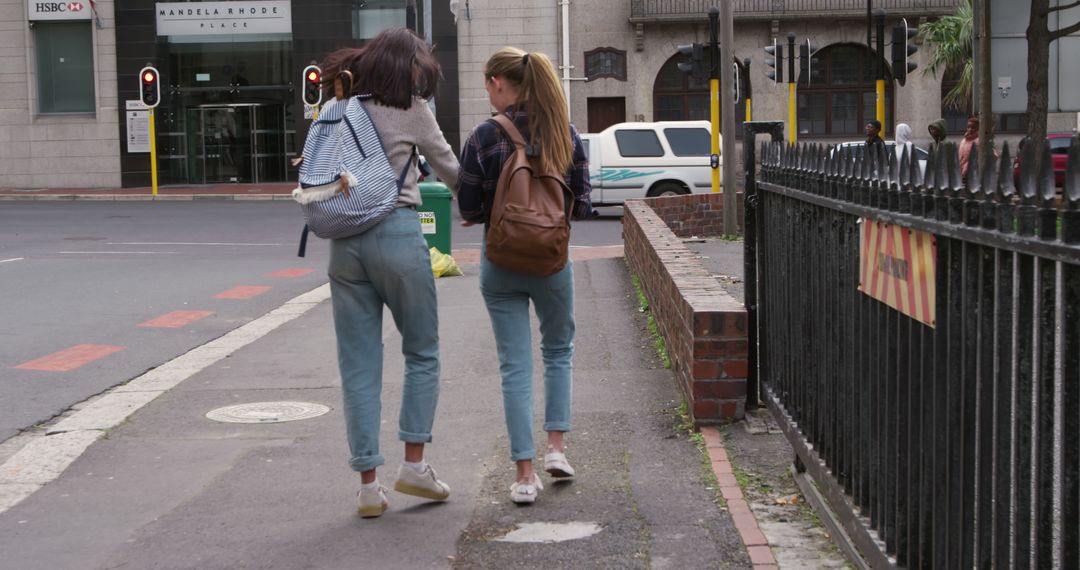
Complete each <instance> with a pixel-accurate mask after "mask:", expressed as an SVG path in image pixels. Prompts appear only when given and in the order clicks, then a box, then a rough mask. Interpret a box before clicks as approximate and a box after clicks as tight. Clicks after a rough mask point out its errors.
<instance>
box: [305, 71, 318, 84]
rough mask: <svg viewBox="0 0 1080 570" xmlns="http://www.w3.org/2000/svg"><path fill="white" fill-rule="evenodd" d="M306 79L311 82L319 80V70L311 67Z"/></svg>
mask: <svg viewBox="0 0 1080 570" xmlns="http://www.w3.org/2000/svg"><path fill="white" fill-rule="evenodd" d="M307 80H308V81H310V82H312V83H318V82H319V72H318V71H315V70H314V69H312V70H311V71H309V72H308V74H307Z"/></svg>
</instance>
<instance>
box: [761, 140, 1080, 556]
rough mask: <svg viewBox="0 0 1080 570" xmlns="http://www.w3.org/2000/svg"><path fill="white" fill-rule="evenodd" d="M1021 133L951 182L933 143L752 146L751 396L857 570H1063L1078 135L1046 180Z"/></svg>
mask: <svg viewBox="0 0 1080 570" xmlns="http://www.w3.org/2000/svg"><path fill="white" fill-rule="evenodd" d="M1039 146H1042V145H1035V144H1029V145H1027V147H1026V148H1025V149H1024V151H1025V152H1024V156H1023V161H1022V162H1023V164H1024V166H1023V168H1022V172H1019V173H1018V174H1017V173H1014V170H1013V166H1014V165H1013V161H1012V160H1011V158H1010V153H1009V149H1008V147H1005V148H1004V149H1003V152H1002V153H1001V157H1000V159H998V160H995V161H994V164H992V165H986V167H985V168H980V167H979V165H978V164H977V159H976V158H975V157H976V155H977V150H972V152H971V156H972V161H973V163H972V164H971V172H972V173H973V175H972V176H970V181H971V182H970V184H967V185H965V184H963V183H962V179H961V173H960V163H959V159H958V154H957V148H956V147H955V146H952V145H942V146H938V147H935V148H934V149H932V151H931V153H930V157H929V160H928V161H927V163H926V164H925V165H923V164H920V163H919V162H918V161H914V162H912V161H910V160H909V159H908V157H907V156H906V154H905V156H904V157H902V159H901V160H900V161H897V160H896V159H895V156H894V155H893V154H892V153H886V151H884V150H881V151H878V152H870V153H868V156H866V157H863V156H857V155H856V154H855V153H853V152H851V151H850V150H849V149H846V148H841V149H837V148H832V147H828V148H827V147H823V146H819V145H798V146H787V145H786V144H784V143H776V142H774V143H767V144H766V145H763V146H762V147H761V149H760V152H761V157H762V160H761V172H760V176H759V179H758V180H757V182H756V188H748V189H747V204H748V208H753V211H752V214H753V215H752V217H753V218H754V220H751V219H750V218H751V210H748V218H747V221H748V227H753V228H756V229H755V230H754V231H755V233H756V236H754V237H756V259H755V262H756V265H757V268H756V274H757V279H758V282H757V294H758V296H757V299H758V301H757V307H756V308H757V318H758V331H757V332H758V334H759V347H758V350H759V353H758V354H757V357H758V362H759V367H760V368H759V374H760V378H761V384H762V392H763V394H764V396H765V398H766V399H767V400H768V401H769V403H770V405H771V407H772V409H773V411H774V413H776V414H777V415H778V416H779V417H780V418H781V419H782V420H783V421H782V423H783V424H784V429H785V431H786V433H788V436H789V439H790V440H791V442H792V444H793V446H794V447H795V448H796V451H797V454H798V456H799V459H800V461H801V463H802V465H803V466H804V468H805V469H806V472H807V473H809V474H810V475H811V476H812V477H813V479H814V481H815V483H816V484H817V487H818V489H820V490H821V492H822V494H823V495H824V496H825V497H826V499H827V500H828V501H829V503H830V506H831V510H832V511H833V512H834V513H835V515H836V517H837V518H838V519H839V521H840V522H841V524H843V526H844V527H845V529H846V531H847V533H848V535H849V536H850V537H851V538H852V540H853V542H854V543H855V544H856V545H857V546H858V548H859V549H860V551H861V553H862V556H863V557H864V560H865V561H867V562H869V563H870V565H872V566H874V567H889V566H898V567H908V568H991V567H997V568H1031V569H1036V568H1040V569H1041V568H1080V139H1077V140H1074V141H1073V143H1072V147H1071V148H1070V150H1069V157H1068V159H1069V162H1068V167H1067V171H1066V177H1065V184H1064V188H1063V189H1056V188H1055V186H1054V173H1053V172H1052V170H1051V166H1050V165H1051V160H1050V155H1049V151H1048V150H1046V149H1045V148H1043V149H1036V147H1039ZM1037 152H1040V153H1042V165H1043V166H1042V168H1041V171H1040V172H1034V171H1033V169H1032V168H1031V166H1030V165H1032V164H1034V159H1035V156H1036V153H1037ZM859 154H860V155H861V153H859ZM753 166H754V165H753V162H752V161H751V162H750V163H749V165H748V168H751V169H752V168H753ZM924 169H925V175H924ZM1017 179H1018V183H1016V182H1015V181H1016V180H1017ZM750 238H751V236H748V241H750ZM749 286H750V285H749V281H748V287H749ZM894 306H895V307H897V308H893V307H894Z"/></svg>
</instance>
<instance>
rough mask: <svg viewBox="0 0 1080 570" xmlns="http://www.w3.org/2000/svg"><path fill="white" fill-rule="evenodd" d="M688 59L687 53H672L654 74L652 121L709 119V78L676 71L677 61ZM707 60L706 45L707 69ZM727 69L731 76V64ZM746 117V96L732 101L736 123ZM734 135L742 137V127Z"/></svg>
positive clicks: (706, 66)
mask: <svg viewBox="0 0 1080 570" xmlns="http://www.w3.org/2000/svg"><path fill="white" fill-rule="evenodd" d="M689 61H690V59H689V58H688V57H687V56H685V55H683V54H681V53H677V54H675V55H673V56H671V58H670V59H668V60H667V62H665V63H664V65H663V66H662V67H661V68H660V71H659V72H658V73H657V74H656V81H655V82H654V83H653V120H654V121H696V120H704V121H708V120H709V119H710V111H709V80H708V79H700V80H699V79H694V78H693V77H691V76H690V75H689V74H686V73H683V72H681V71H679V63H680V62H689ZM710 61H711V58H710V57H709V50H708V49H706V50H705V62H704V64H703V65H704V66H705V68H706V69H708V68H709V62H710ZM727 70H728V71H727V73H728V76H730V75H731V74H732V72H731V66H730V65H729V66H728V67H727ZM725 77H727V76H725ZM745 117H746V100H745V99H743V100H741V101H739V102H738V103H737V104H736V105H735V121H736V123H737V124H739V125H741V124H742V121H743V118H745ZM722 129H723V128H722V127H721V130H722ZM736 136H737V137H740V138H741V136H742V128H741V127H740V128H739V129H738V130H737V132H736Z"/></svg>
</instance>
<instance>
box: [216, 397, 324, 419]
mask: <svg viewBox="0 0 1080 570" xmlns="http://www.w3.org/2000/svg"><path fill="white" fill-rule="evenodd" d="M329 411H330V408H329V407H327V406H324V405H322V404H312V403H309V402H254V403H251V404H237V405H235V406H226V407H224V408H218V409H216V410H210V411H209V412H207V413H206V418H207V419H209V420H213V421H215V422H223V423H231V424H275V423H281V422H295V421H297V420H307V419H311V418H317V417H319V416H321V415H323V414H325V413H326V412H329Z"/></svg>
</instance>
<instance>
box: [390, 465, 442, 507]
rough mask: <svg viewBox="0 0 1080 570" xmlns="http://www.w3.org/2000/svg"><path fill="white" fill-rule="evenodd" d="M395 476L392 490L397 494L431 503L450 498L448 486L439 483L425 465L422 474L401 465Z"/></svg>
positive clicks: (429, 467) (437, 477)
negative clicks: (395, 479) (431, 501)
mask: <svg viewBox="0 0 1080 570" xmlns="http://www.w3.org/2000/svg"><path fill="white" fill-rule="evenodd" d="M397 475H398V478H397V481H396V482H395V483H394V490H395V491H397V492H399V493H405V494H406V495H413V496H415V497H423V498H425V499H431V500H433V501H445V500H446V499H447V498H449V497H450V486H449V485H447V484H446V483H443V482H442V481H440V480H439V476H438V475H436V474H435V470H434V469H432V467H431V466H430V465H428V464H426V463H425V464H424V472H423V473H417V472H416V470H415V469H412V468H411V467H407V466H405V465H402V466H401V467H399V468H398V473H397Z"/></svg>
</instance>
